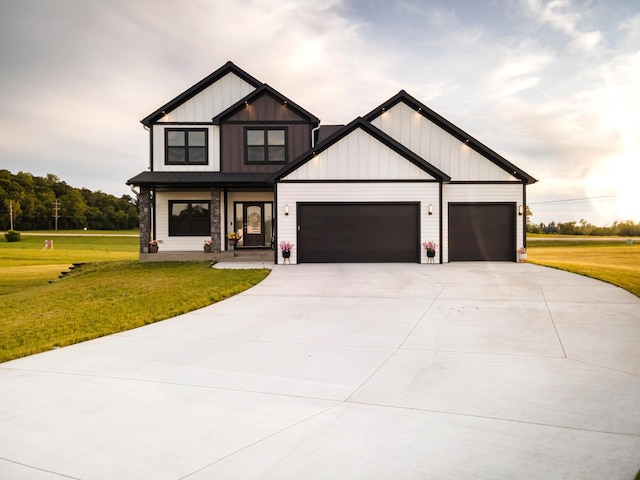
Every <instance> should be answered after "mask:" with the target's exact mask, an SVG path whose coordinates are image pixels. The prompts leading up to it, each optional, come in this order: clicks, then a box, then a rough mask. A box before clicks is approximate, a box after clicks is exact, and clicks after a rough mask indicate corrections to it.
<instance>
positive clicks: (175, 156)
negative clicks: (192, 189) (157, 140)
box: [164, 128, 209, 165]
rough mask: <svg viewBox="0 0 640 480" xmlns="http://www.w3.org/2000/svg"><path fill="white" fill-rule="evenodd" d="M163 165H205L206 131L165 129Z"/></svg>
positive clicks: (199, 129)
mask: <svg viewBox="0 0 640 480" xmlns="http://www.w3.org/2000/svg"><path fill="white" fill-rule="evenodd" d="M164 132H165V145H166V153H165V164H167V165H207V164H208V163H209V159H208V158H207V157H208V156H207V129H206V128H189V129H177V128H167V129H165V131H164Z"/></svg>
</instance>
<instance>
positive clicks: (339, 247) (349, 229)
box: [297, 203, 420, 263]
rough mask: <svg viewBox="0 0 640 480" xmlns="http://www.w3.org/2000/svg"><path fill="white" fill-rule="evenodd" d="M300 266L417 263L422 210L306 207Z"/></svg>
mask: <svg viewBox="0 0 640 480" xmlns="http://www.w3.org/2000/svg"><path fill="white" fill-rule="evenodd" d="M297 215H298V226H299V228H298V246H297V249H298V262H301V263H303V262H306V263H309V262H350V263H353V262H360V263H362V262H417V261H418V259H419V255H420V248H419V238H420V237H419V231H418V219H419V205H418V204H414V203H411V204H407V203H301V204H298V208H297Z"/></svg>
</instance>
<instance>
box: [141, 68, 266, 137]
mask: <svg viewBox="0 0 640 480" xmlns="http://www.w3.org/2000/svg"><path fill="white" fill-rule="evenodd" d="M228 73H233V74H234V75H236V76H238V77H240V78H241V79H242V80H244V81H245V82H247V83H248V84H250V85H251V86H253V87H255V88H258V87H259V86H260V85H261V82H260V81H258V80H256V79H255V78H253V77H252V76H251V75H249V74H248V73H247V72H245V71H244V70H242V69H241V68H238V67H237V66H236V65H234V64H233V63H232V62H227V63H225V64H224V65H223V66H222V67H220V68H219V69H218V70H216V71H215V72H213V73H212V74H211V75H209V76H207V77H206V78H203V79H202V80H200V81H199V82H198V83H196V84H195V85H194V86H192V87H191V88H189V89H188V90H185V91H184V92H182V93H181V94H180V95H178V96H177V97H175V98H174V99H173V100H171V101H169V102H168V103H166V104H164V105H163V106H162V107H160V108H159V109H158V110H156V111H155V112H153V113H151V114H149V115H147V116H146V117H145V118H143V119H142V120H140V122H141V123H142V124H143V125H146V126H147V127H150V126H151V124H152V123H154V122H156V121H157V120H159V119H160V118H162V117H163V115H164V114H165V113H168V112H170V111H171V110H173V109H175V108H176V107H178V106H180V105H182V104H183V103H184V102H186V101H187V100H189V99H190V98H192V97H194V96H196V95H197V94H198V93H200V92H201V91H203V90H204V89H205V88H207V87H208V86H210V85H213V84H214V83H215V82H217V81H218V80H220V79H221V78H222V77H224V76H225V75H227V74H228Z"/></svg>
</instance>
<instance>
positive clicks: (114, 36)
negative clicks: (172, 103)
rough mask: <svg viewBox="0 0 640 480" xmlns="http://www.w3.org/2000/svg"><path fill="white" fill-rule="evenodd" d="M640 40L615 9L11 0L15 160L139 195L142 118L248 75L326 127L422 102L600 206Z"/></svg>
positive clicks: (11, 153) (616, 154)
mask: <svg viewBox="0 0 640 480" xmlns="http://www.w3.org/2000/svg"><path fill="white" fill-rule="evenodd" d="M523 6H524V7H525V8H522V7H523ZM599 11H606V13H607V14H606V16H603V15H598V14H597V13H598V12H599ZM639 26H640V12H638V8H637V7H633V6H625V5H623V4H618V3H615V2H614V3H613V4H610V3H605V2H604V0H590V1H589V2H588V3H584V2H582V1H580V0H575V1H569V0H552V1H543V0H500V1H498V0H496V1H492V2H447V1H444V0H440V1H437V0H430V1H428V2H425V1H423V0H398V1H394V2H381V1H368V0H367V1H360V0H325V1H316V2H307V1H301V0H300V1H299V0H274V1H271V2H264V1H262V0H242V1H241V0H227V1H224V2H221V1H217V0H190V1H189V2H175V1H173V0H153V1H151V0H137V1H135V2H131V1H129V0H109V1H102V0H86V1H82V2H78V1H77V0H56V1H55V2H50V1H46V0H5V1H3V2H0V64H1V65H2V67H3V75H2V76H0V92H2V95H3V99H2V101H1V102H0V161H2V165H3V167H4V168H9V169H11V170H14V171H17V170H26V171H31V172H33V173H34V174H45V173H48V172H51V173H55V174H57V175H59V176H60V177H61V178H63V179H65V180H66V181H67V182H68V183H71V184H72V185H76V186H86V187H89V188H92V189H101V190H103V191H109V192H113V193H120V192H122V193H127V192H128V190H127V187H126V186H125V185H124V181H125V180H126V179H127V178H129V177H131V176H133V175H135V174H136V173H138V172H139V171H141V170H144V169H145V168H146V166H147V163H148V134H147V133H146V132H145V131H144V129H143V128H142V126H141V125H140V124H139V123H138V122H139V119H141V118H143V117H145V116H146V115H147V114H149V113H150V112H152V111H154V110H155V109H156V108H158V107H159V106H160V105H162V104H163V103H165V102H167V101H168V100H170V99H171V98H173V97H175V96H176V95H178V94H180V93H181V92H182V91H184V90H185V89H187V88H188V87H190V86H191V85H193V84H194V83H196V82H197V81H199V80H200V79H202V78H204V77H205V76H207V75H208V74H209V73H211V72H212V71H214V70H215V69H217V68H218V67H220V66H221V65H222V64H223V63H224V62H226V61H227V60H232V61H233V62H234V63H236V64H237V65H238V66H240V67H241V68H243V69H245V70H247V71H248V72H249V73H250V74H252V75H253V76H255V77H256V78H258V79H259V80H261V81H264V82H266V83H269V84H270V85H271V86H272V87H274V88H275V89H277V90H279V91H280V92H282V93H283V94H284V95H286V96H288V97H290V98H291V99H292V100H293V101H295V102H296V103H299V104H300V105H301V106H303V107H304V108H306V109H307V110H309V111H310V112H312V113H314V114H315V115H317V116H318V117H320V118H321V119H322V121H323V123H325V124H332V123H346V122H349V121H351V120H352V119H353V118H354V117H356V116H358V115H363V114H365V113H367V112H369V111H370V110H371V109H372V108H373V107H375V106H376V105H378V104H380V103H382V102H383V101H385V100H387V99H388V98H389V97H391V96H392V95H394V94H395V93H397V92H398V91H399V90H400V89H406V90H407V91H408V92H409V93H411V94H412V95H414V96H416V97H417V98H418V99H420V100H422V101H424V102H425V103H427V105H429V106H430V107H432V108H434V109H435V110H436V111H437V112H438V113H440V114H441V115H443V116H444V117H445V118H447V119H449V120H451V121H452V122H453V123H455V124H456V125H458V126H460V127H461V128H463V129H464V130H467V131H468V132H469V133H470V134H471V135H473V136H475V137H477V138H478V139H480V140H481V141H483V142H484V143H486V144H487V145H489V146H490V147H491V148H493V149H494V150H496V151H497V152H499V153H500V154H502V155H504V156H505V157H507V158H508V159H509V160H511V161H512V162H514V163H515V164H517V165H518V166H520V167H522V168H523V169H525V170H526V171H528V172H529V173H530V174H532V175H533V176H534V177H537V178H539V179H540V183H539V184H536V185H535V186H534V187H532V188H531V195H530V198H531V199H532V201H534V200H538V201H540V200H545V201H546V200H552V199H554V198H557V197H561V198H562V197H564V198H566V195H573V194H576V195H578V196H584V192H586V190H587V187H586V186H585V185H586V180H585V179H586V178H588V176H589V173H590V172H592V173H593V172H596V173H597V172H598V171H599V170H598V169H599V168H601V167H602V168H608V167H607V166H608V165H611V164H612V163H611V162H613V164H616V165H617V164H618V163H619V162H621V159H624V158H630V157H629V156H628V155H627V153H626V152H628V151H630V150H629V146H630V145H631V146H633V145H634V144H635V145H637V144H638V131H639V130H638V121H639V120H637V114H636V113H635V112H637V110H638V109H639V108H640V98H638V89H637V87H636V83H637V80H636V79H637V78H638V77H640V66H639V62H640V58H639V55H640V54H638V53H637V45H638V40H639V39H640V37H639V34H638V31H640V28H639ZM607 162H609V163H607ZM609 179H610V180H611V181H613V179H611V178H609ZM603 180H605V179H604V178H603ZM603 188H604V187H603ZM578 206H579V205H578ZM605 213H606V212H605ZM569 219H570V218H569ZM556 220H561V219H560V218H556ZM564 220H567V219H566V218H565V219H564ZM611 220H612V219H608V221H611Z"/></svg>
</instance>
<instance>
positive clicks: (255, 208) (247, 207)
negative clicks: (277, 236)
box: [243, 203, 264, 247]
mask: <svg viewBox="0 0 640 480" xmlns="http://www.w3.org/2000/svg"><path fill="white" fill-rule="evenodd" d="M263 208H264V204H262V203H245V204H244V212H243V214H244V215H243V217H244V225H243V230H244V231H243V233H244V235H243V236H244V246H245V247H261V246H263V245H264V220H263Z"/></svg>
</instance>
